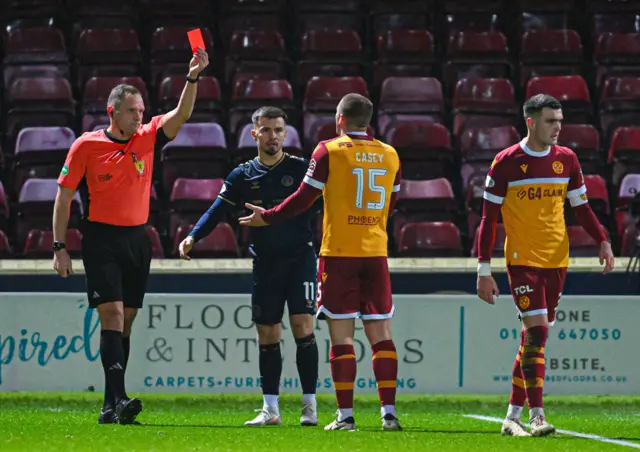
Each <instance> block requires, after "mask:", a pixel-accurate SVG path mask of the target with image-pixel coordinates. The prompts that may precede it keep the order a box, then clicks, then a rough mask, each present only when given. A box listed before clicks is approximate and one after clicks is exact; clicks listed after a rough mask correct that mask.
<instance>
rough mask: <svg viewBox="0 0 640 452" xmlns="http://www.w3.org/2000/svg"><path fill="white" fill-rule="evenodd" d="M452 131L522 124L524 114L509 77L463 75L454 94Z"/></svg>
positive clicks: (459, 131) (458, 134)
mask: <svg viewBox="0 0 640 452" xmlns="http://www.w3.org/2000/svg"><path fill="white" fill-rule="evenodd" d="M452 113H453V115H454V116H453V133H454V135H455V136H460V135H461V134H462V133H463V132H464V130H465V129H466V128H467V127H476V128H477V127H496V126H502V125H513V126H516V127H517V126H520V124H521V123H522V116H521V112H520V108H519V107H518V105H517V104H516V101H515V91H514V88H513V85H512V84H511V82H510V81H509V80H507V79H484V78H475V79H462V80H459V81H458V83H457V84H456V87H455V91H454V94H453V107H452Z"/></svg>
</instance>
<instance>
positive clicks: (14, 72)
mask: <svg viewBox="0 0 640 452" xmlns="http://www.w3.org/2000/svg"><path fill="white" fill-rule="evenodd" d="M69 74H70V72H69V65H66V64H19V65H11V66H5V67H4V89H5V90H6V91H7V92H8V91H9V87H10V86H11V85H13V82H14V81H15V80H17V79H19V78H30V77H41V78H66V79H68V78H69Z"/></svg>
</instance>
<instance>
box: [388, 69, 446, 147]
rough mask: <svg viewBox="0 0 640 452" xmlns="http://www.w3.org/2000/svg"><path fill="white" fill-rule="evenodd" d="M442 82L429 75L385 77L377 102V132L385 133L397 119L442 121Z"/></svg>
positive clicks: (398, 120)
mask: <svg viewBox="0 0 640 452" xmlns="http://www.w3.org/2000/svg"><path fill="white" fill-rule="evenodd" d="M443 115H444V98H443V95H442V85H441V84H440V82H439V81H438V79H436V78H431V77H389V78H387V79H386V80H385V81H384V82H383V83H382V89H381V91H380V101H379V105H378V133H380V135H386V134H387V132H388V131H389V130H390V129H391V128H392V127H393V126H394V125H395V124H396V123H398V122H402V121H414V120H426V121H431V122H442V119H443Z"/></svg>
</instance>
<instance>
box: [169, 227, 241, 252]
mask: <svg viewBox="0 0 640 452" xmlns="http://www.w3.org/2000/svg"><path fill="white" fill-rule="evenodd" d="M192 229H193V225H192V224H191V225H184V226H180V227H178V229H177V231H176V236H175V239H174V241H173V252H172V255H173V256H174V257H177V256H179V255H180V251H179V249H178V246H179V245H180V242H181V241H182V240H184V239H185V237H186V236H187V235H188V234H189V232H190V231H191V230H192ZM189 256H191V257H193V258H210V259H211V258H236V257H240V249H239V247H238V242H237V241H236V236H235V234H234V233H233V229H232V228H231V226H229V224H227V223H218V225H217V226H216V227H215V229H214V230H213V231H212V232H211V234H209V235H208V236H207V237H204V238H203V239H202V240H200V241H198V242H197V243H196V244H194V245H193V249H192V250H191V252H190V253H189Z"/></svg>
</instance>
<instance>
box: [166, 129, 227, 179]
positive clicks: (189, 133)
mask: <svg viewBox="0 0 640 452" xmlns="http://www.w3.org/2000/svg"><path fill="white" fill-rule="evenodd" d="M161 160H162V186H163V188H164V190H165V191H168V190H170V189H171V187H173V186H174V181H175V180H176V179H177V178H180V177H182V178H191V179H213V178H219V177H224V176H225V174H226V173H227V162H228V155H227V141H226V138H225V134H224V130H222V127H221V126H220V125H219V124H215V123H192V122H189V123H186V124H184V125H183V126H182V129H180V132H178V135H177V136H176V137H175V138H174V139H173V140H172V141H170V142H169V143H167V144H166V145H165V146H164V147H163V148H162V153H161Z"/></svg>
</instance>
